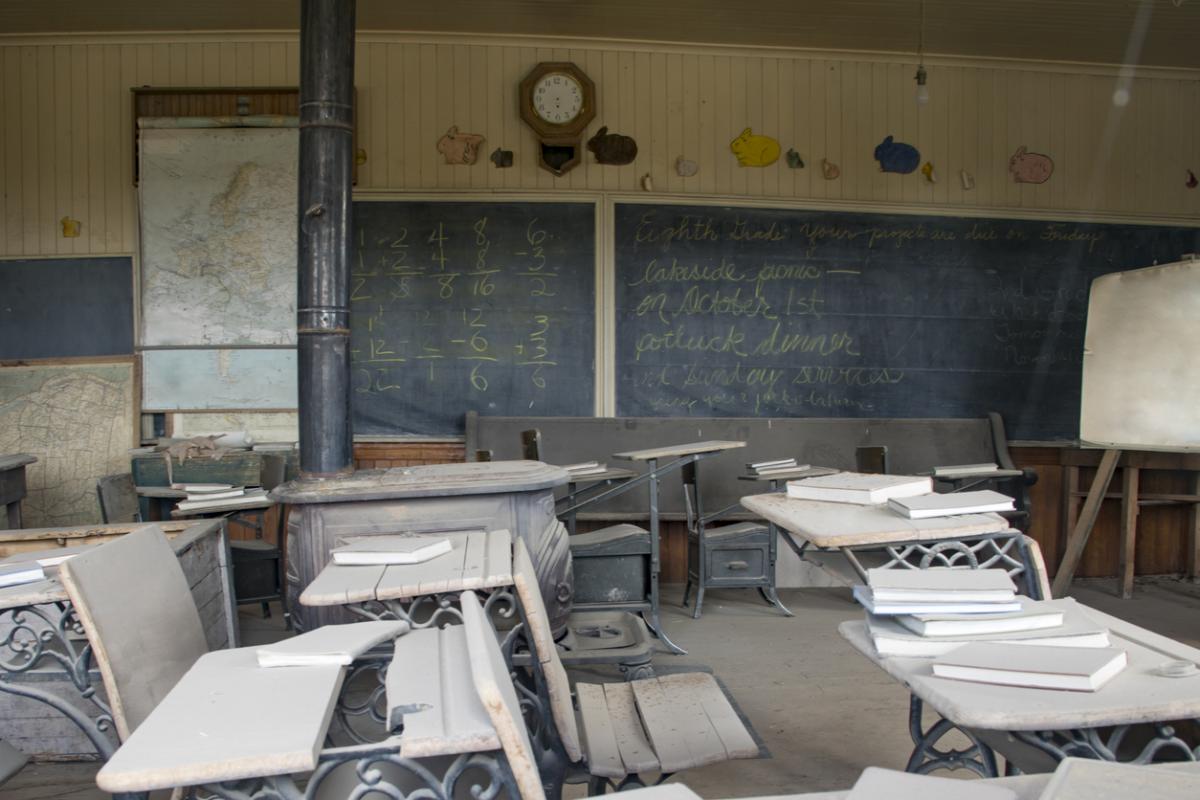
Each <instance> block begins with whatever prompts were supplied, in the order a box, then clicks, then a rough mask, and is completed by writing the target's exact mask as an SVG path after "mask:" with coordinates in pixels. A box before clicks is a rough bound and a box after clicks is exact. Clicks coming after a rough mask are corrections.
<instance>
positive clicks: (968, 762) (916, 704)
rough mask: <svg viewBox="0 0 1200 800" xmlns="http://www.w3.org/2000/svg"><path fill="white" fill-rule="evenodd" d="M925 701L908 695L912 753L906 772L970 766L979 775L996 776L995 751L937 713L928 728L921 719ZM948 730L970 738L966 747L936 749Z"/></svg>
mask: <svg viewBox="0 0 1200 800" xmlns="http://www.w3.org/2000/svg"><path fill="white" fill-rule="evenodd" d="M924 707H925V704H924V703H923V702H922V701H921V699H920V698H918V697H917V696H916V695H909V698H908V732H909V735H911V736H912V740H913V744H914V745H915V747H914V748H913V752H912V755H911V756H909V758H908V764H907V765H906V766H905V767H904V770H905V772H915V773H918V774H921V775H925V774H928V773H930V772H933V771H935V770H939V769H969V770H971V771H972V772H974V773H975V774H977V775H979V776H980V777H982V778H997V777H999V773H998V772H997V770H996V754H995V753H993V752H992V749H991V748H990V747H988V746H987V745H986V744H984V743H983V742H981V741H979V740H978V739H977V738H975V736H973V735H972V734H971V733H969V732H967V731H965V730H963V729H962V728H960V727H958V726H957V725H955V724H954V723H952V722H950V721H949V720H947V719H945V718H943V717H941V716H939V717H938V718H937V721H936V722H934V723H933V725H931V726H930V727H929V728H928V729H926V728H925V726H924V724H923V722H922V720H921V712H922V711H923V710H924ZM950 733H960V734H962V735H963V736H965V737H967V739H969V740H970V741H971V746H970V747H968V748H966V749H965V750H953V749H951V750H939V749H938V748H937V743H938V741H939V740H941V739H942V737H944V736H946V735H947V734H950Z"/></svg>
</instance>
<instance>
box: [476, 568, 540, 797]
mask: <svg viewBox="0 0 1200 800" xmlns="http://www.w3.org/2000/svg"><path fill="white" fill-rule="evenodd" d="M534 585H535V586H536V585H537V584H536V583H535V584H534ZM460 601H461V604H462V614H463V626H464V627H465V629H466V637H467V653H468V655H469V656H470V661H471V679H472V681H473V682H474V684H475V691H476V692H478V693H479V699H480V701H481V702H482V703H483V707H484V708H485V709H487V713H488V717H489V718H491V720H492V725H493V726H494V727H495V729H496V735H497V736H498V737H499V738H500V745H501V746H502V747H503V748H504V755H505V756H507V757H508V763H509V766H510V767H512V772H513V777H514V778H515V779H516V782H517V788H518V789H519V790H520V792H521V797H522V800H546V795H545V792H544V790H543V789H542V779H541V776H540V775H539V773H538V768H537V762H536V760H535V759H534V757H533V748H532V747H531V746H530V744H529V734H528V732H527V731H526V730H525V721H524V717H522V715H521V704H520V703H519V702H518V700H517V693H516V690H515V689H514V688H513V684H512V676H511V675H509V672H508V667H507V666H505V664H504V656H503V655H502V654H501V652H500V645H499V643H498V642H497V641H496V632H495V631H494V630H493V629H492V626H491V623H489V622H488V620H487V617H486V616H485V615H484V613H483V607H482V606H480V605H479V598H478V597H476V596H475V593H474V592H463V593H462V595H461V596H460Z"/></svg>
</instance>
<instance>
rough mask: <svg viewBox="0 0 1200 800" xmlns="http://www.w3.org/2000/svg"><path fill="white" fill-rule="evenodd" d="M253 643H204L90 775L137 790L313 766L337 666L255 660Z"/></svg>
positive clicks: (113, 787) (112, 788) (340, 673)
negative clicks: (206, 648) (216, 646)
mask: <svg viewBox="0 0 1200 800" xmlns="http://www.w3.org/2000/svg"><path fill="white" fill-rule="evenodd" d="M254 651H255V648H253V647H242V648H238V649H236V650H217V651H214V652H212V653H206V654H205V655H203V656H201V657H200V659H199V660H197V661H196V663H195V665H194V666H193V667H192V668H191V669H190V670H188V672H187V673H185V674H184V676H183V678H181V679H180V681H179V683H178V684H176V685H175V688H174V689H172V690H171V692H170V693H169V694H168V695H167V696H166V697H164V698H163V700H162V702H161V703H159V704H158V707H157V708H155V709H154V711H152V712H151V713H150V716H149V717H147V718H146V721H145V722H143V723H142V724H141V726H140V727H138V729H137V730H135V731H134V732H133V735H132V736H130V737H129V739H128V740H127V741H126V742H125V743H124V744H123V745H121V746H120V747H119V748H118V749H117V752H116V753H115V754H114V755H113V757H112V758H111V759H109V761H108V763H107V764H105V765H104V767H103V768H102V769H101V770H100V772H99V774H98V775H97V776H96V783H97V785H98V786H99V787H100V788H101V789H103V790H104V791H106V792H113V793H117V792H142V791H148V790H152V789H167V788H172V787H176V786H192V785H197V784H203V783H212V782H216V781H225V780H236V779H240V778H252V777H263V776H268V775H285V774H289V773H293V772H308V771H311V770H312V769H313V768H314V767H316V764H317V755H318V753H319V752H320V749H321V745H322V743H323V742H324V739H325V731H326V728H328V726H329V719H330V717H331V715H332V714H333V708H334V703H335V702H336V700H337V696H338V692H339V691H340V690H341V686H342V680H343V678H344V676H345V672H344V669H343V668H342V667H337V666H320V667H285V668H283V667H281V668H276V669H266V668H263V667H260V666H258V660H257V658H256V657H255V652H254Z"/></svg>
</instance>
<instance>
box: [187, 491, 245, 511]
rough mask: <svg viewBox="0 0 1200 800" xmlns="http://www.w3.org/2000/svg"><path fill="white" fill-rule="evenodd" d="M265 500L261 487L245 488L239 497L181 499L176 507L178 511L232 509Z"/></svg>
mask: <svg viewBox="0 0 1200 800" xmlns="http://www.w3.org/2000/svg"><path fill="white" fill-rule="evenodd" d="M266 500H267V493H266V492H265V491H263V490H262V489H247V490H246V491H245V493H244V494H242V495H241V496H240V497H226V498H218V499H212V498H205V499H203V500H181V501H180V502H179V505H177V506H176V508H178V509H179V510H180V511H204V510H213V511H233V510H236V509H238V508H249V507H252V506H259V505H262V504H263V503H264V502H265V501H266Z"/></svg>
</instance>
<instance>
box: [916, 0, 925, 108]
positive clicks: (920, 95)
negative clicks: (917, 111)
mask: <svg viewBox="0 0 1200 800" xmlns="http://www.w3.org/2000/svg"><path fill="white" fill-rule="evenodd" d="M928 79H929V75H928V73H926V72H925V0H921V28H920V32H919V33H918V38H917V74H916V75H914V76H913V80H915V81H916V82H917V105H921V106H923V105H925V104H926V103H928V102H929V87H928V86H927V85H926V81H928Z"/></svg>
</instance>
